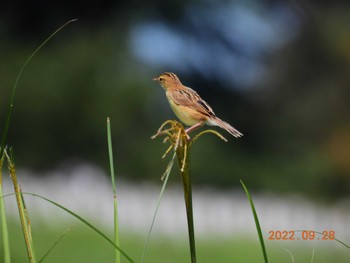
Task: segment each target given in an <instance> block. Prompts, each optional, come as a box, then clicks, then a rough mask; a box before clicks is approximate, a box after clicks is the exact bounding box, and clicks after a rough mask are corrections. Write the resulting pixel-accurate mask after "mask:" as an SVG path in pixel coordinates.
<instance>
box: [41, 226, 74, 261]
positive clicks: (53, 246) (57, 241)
mask: <svg viewBox="0 0 350 263" xmlns="http://www.w3.org/2000/svg"><path fill="white" fill-rule="evenodd" d="M71 229H72V227H69V228H68V229H66V230H65V231H64V232H63V233H62V234H61V235H60V236H59V237H58V238H57V239H56V241H55V242H54V243H53V244H52V245H51V246H50V247H49V249H48V250H47V251H46V253H45V254H44V255H43V256H42V257H41V259H40V260H39V262H38V263H42V262H44V260H45V259H46V258H47V256H48V255H49V254H50V253H51V251H52V250H53V249H54V248H55V247H56V245H57V244H58V243H59V242H60V241H61V239H62V238H63V237H64V236H65V235H66V234H68V232H69V231H71Z"/></svg>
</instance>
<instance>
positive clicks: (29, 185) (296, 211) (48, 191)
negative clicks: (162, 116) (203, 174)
mask: <svg viewBox="0 0 350 263" xmlns="http://www.w3.org/2000/svg"><path fill="white" fill-rule="evenodd" d="M17 176H18V179H19V182H20V184H21V186H22V189H23V191H24V192H31V193H36V194H39V195H42V196H45V197H47V198H49V199H51V200H53V201H55V202H58V203H60V204H62V205H64V206H66V207H67V208H68V209H70V210H72V211H74V212H76V213H78V214H79V215H81V216H83V217H84V218H86V219H87V220H88V221H90V222H91V223H93V224H98V225H101V226H103V227H106V228H108V227H112V226H113V195H112V190H111V183H110V181H109V177H108V176H106V175H105V174H104V173H103V171H101V170H99V169H98V168H96V167H92V166H88V165H82V166H78V167H76V168H74V169H71V170H69V171H65V172H55V173H52V174H50V175H48V176H41V177H37V176H35V175H34V174H32V173H31V172H28V171H23V170H22V171H18V172H17ZM172 176H176V174H175V173H174V174H173V175H172ZM117 179H118V178H117ZM116 184H117V198H118V206H119V221H120V227H121V229H122V230H123V231H124V230H125V231H133V232H137V233H142V234H146V233H147V231H148V229H149V226H150V223H151V220H152V217H153V213H154V210H155V207H156V203H157V199H158V196H159V192H160V189H161V185H162V182H161V181H160V180H159V181H155V182H153V183H152V184H150V183H139V184H131V183H126V182H124V181H122V182H120V181H118V180H117V182H116ZM4 188H5V193H10V192H13V189H12V186H11V184H10V181H9V179H6V180H5V187H4ZM251 194H252V197H253V200H254V203H255V207H256V210H257V213H258V216H259V219H260V224H261V227H262V229H263V233H264V236H265V238H268V236H269V231H277V230H280V231H284V230H286V231H291V230H301V229H310V230H315V231H319V232H323V231H330V230H333V231H335V234H336V237H337V238H339V239H340V240H342V241H345V242H348V243H349V241H350V228H349V222H350V205H349V204H350V202H349V201H348V200H347V201H345V200H344V201H343V202H338V203H337V204H334V205H332V206H327V205H320V204H315V203H312V202H310V201H308V200H306V199H304V198H302V197H300V196H284V197H281V196H274V195H271V194H263V193H259V194H258V193H251ZM25 199H26V203H27V206H28V210H29V213H30V216H31V217H32V218H33V219H41V220H40V221H42V220H43V221H44V222H45V220H49V219H50V220H52V218H53V217H54V218H57V219H58V220H60V221H61V222H63V223H65V222H67V223H71V222H72V221H75V222H77V221H76V220H75V219H74V218H72V216H70V215H68V214H67V213H66V212H64V211H62V210H60V209H59V208H57V207H55V206H53V205H51V204H49V203H47V202H46V201H43V200H41V199H39V198H37V197H31V196H25ZM6 206H7V210H8V212H9V213H10V214H16V213H17V209H16V206H15V199H14V197H7V198H6ZM193 206H194V218H195V230H196V234H197V236H198V235H199V236H213V235H215V236H233V235H235V234H242V233H243V234H244V235H247V234H249V235H250V234H251V235H256V229H255V224H254V220H253V215H252V212H251V209H250V206H249V202H248V200H247V198H246V196H245V194H244V191H243V189H241V188H238V189H233V190H232V191H225V192H223V191H221V190H218V189H208V188H207V189H194V190H193ZM154 231H155V232H156V233H161V234H165V235H175V234H176V235H186V233H187V226H186V215H185V206H184V202H183V194H182V189H181V185H180V181H179V185H178V186H176V187H175V186H169V187H168V188H167V189H166V191H165V194H164V196H163V199H162V202H161V206H160V209H159V213H158V215H157V219H156V223H155V227H154Z"/></svg>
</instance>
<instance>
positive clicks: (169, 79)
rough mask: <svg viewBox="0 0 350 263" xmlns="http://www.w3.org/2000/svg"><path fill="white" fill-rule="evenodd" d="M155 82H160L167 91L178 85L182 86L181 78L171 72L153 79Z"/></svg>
mask: <svg viewBox="0 0 350 263" xmlns="http://www.w3.org/2000/svg"><path fill="white" fill-rule="evenodd" d="M153 80H154V81H158V82H159V84H160V85H161V86H162V87H163V88H164V89H165V90H167V89H169V88H172V87H175V86H177V85H179V84H180V85H181V82H180V80H179V78H178V77H177V76H176V75H175V74H174V73H171V72H164V73H163V74H161V75H160V76H159V77H156V78H154V79H153Z"/></svg>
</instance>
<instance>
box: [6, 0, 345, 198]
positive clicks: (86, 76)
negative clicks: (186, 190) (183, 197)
mask: <svg viewBox="0 0 350 263" xmlns="http://www.w3.org/2000/svg"><path fill="white" fill-rule="evenodd" d="M300 3H302V4H301V5H300V4H297V3H294V2H285V1H267V2H261V1H254V0H251V1H216V2H212V1H173V2H171V3H165V2H164V1H147V3H146V2H142V1H131V2H130V1H117V2H115V1H100V2H98V3H97V2H96V3H95V2H94V3H90V2H86V1H84V2H82V1H61V2H58V3H56V4H52V3H49V2H43V1H36V2H35V3H30V2H19V1H7V2H2V3H0V22H1V23H0V37H1V39H2V40H3V41H1V42H0V57H1V61H0V65H1V66H0V79H1V80H2V83H1V96H0V121H1V122H0V124H1V125H2V123H4V119H5V114H6V108H7V103H8V98H9V94H10V91H11V85H12V83H13V82H14V80H15V78H16V73H17V72H18V70H19V68H20V66H21V63H22V62H23V61H24V59H25V58H26V57H27V56H28V54H29V53H30V52H31V50H33V49H34V48H35V47H36V46H37V45H38V44H39V43H40V41H41V40H42V39H43V38H45V36H47V35H48V34H50V32H52V31H53V30H54V28H56V27H58V26H59V25H60V24H62V23H64V22H65V21H67V20H68V19H71V18H76V17H77V18H79V21H78V22H77V23H75V24H74V25H71V26H70V27H69V28H66V29H65V30H64V31H63V32H61V33H60V34H59V35H58V36H56V37H55V39H54V40H53V41H51V42H50V43H49V45H48V46H46V47H45V49H43V50H42V51H41V52H40V53H39V54H38V55H37V56H36V57H35V58H34V60H33V61H32V62H31V64H30V66H29V67H28V68H27V69H26V71H25V73H24V75H23V78H22V80H21V82H20V86H19V89H18V92H17V97H16V101H15V114H14V116H13V117H14V119H13V123H12V125H11V130H10V137H9V143H10V144H11V145H13V146H14V147H15V152H16V157H17V160H18V164H19V165H22V166H25V167H30V168H32V169H53V168H55V167H56V166H57V165H60V164H61V163H65V164H66V163H70V162H71V161H69V160H73V161H72V162H73V163H74V162H76V161H77V160H78V161H79V160H80V161H90V162H95V163H97V164H99V165H105V166H106V167H107V159H108V158H107V151H106V139H105V119H106V117H107V116H110V117H111V120H112V125H113V126H112V130H113V132H114V137H115V139H114V142H115V151H116V159H117V167H118V171H119V172H120V173H122V174H124V175H125V176H126V177H128V178H145V177H148V178H149V177H154V178H158V177H159V175H160V173H161V171H162V170H163V168H164V165H165V163H162V161H161V160H160V159H158V156H161V155H162V150H164V149H165V146H162V145H160V143H159V142H153V141H150V140H149V137H150V135H151V134H152V133H154V132H155V131H156V129H157V128H158V126H159V125H160V124H161V123H162V122H163V121H164V120H166V119H169V118H174V115H173V114H172V113H171V111H170V109H169V106H168V105H167V102H166V100H165V97H164V94H163V91H162V90H161V88H160V87H158V86H157V85H156V84H154V83H152V82H151V78H152V77H154V76H155V75H157V74H159V73H161V72H162V71H174V72H176V73H178V75H180V77H181V79H182V80H183V83H184V84H185V85H188V86H191V87H193V88H194V89H196V90H197V91H198V92H199V93H200V94H201V95H202V97H203V98H204V99H205V100H206V101H207V102H208V103H209V104H210V105H211V106H212V107H213V108H214V109H215V112H216V113H217V114H218V115H219V116H220V117H222V118H223V119H225V120H227V121H229V122H230V123H232V124H233V125H234V126H235V127H237V128H238V129H239V130H241V131H242V132H243V133H244V135H245V136H244V137H243V138H242V139H239V140H235V139H233V138H232V139H231V140H230V142H229V143H227V144H223V143H222V142H220V141H217V140H216V139H215V138H210V137H209V136H208V137H207V138H203V139H202V143H200V144H198V145H196V147H194V148H193V151H194V153H193V155H192V156H193V160H192V167H193V170H194V174H195V175H196V174H198V176H194V178H193V180H194V181H195V182H196V183H203V184H216V185H221V186H232V185H235V184H238V183H239V179H240V178H243V179H244V180H245V181H246V182H247V183H248V184H249V185H250V186H251V187H255V188H259V189H270V190H274V191H277V192H303V193H305V194H308V195H311V196H318V197H326V198H328V197H339V196H342V195H345V194H346V193H348V192H349V190H350V189H349V188H350V182H349V181H350V165H349V163H350V135H349V134H350V125H349V116H350V106H349V103H348V102H349V100H350V89H349V83H350V82H349V78H350V77H349V76H350V75H349V64H350V63H349V61H350V23H349V17H350V8H349V7H350V6H349V4H344V3H343V2H340V1H339V2H338V3H337V2H332V4H331V5H330V4H329V3H328V2H327V1H321V2H320V1H304V2H300ZM39 7H40V8H39ZM1 130H2V129H1V127H0V131H1ZM225 135H226V134H225ZM67 160H68V161H67Z"/></svg>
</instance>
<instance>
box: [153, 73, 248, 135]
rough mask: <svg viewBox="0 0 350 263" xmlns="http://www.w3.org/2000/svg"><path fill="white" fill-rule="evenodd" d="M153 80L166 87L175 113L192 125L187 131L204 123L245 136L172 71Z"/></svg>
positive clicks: (184, 121)
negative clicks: (218, 114) (219, 115)
mask: <svg viewBox="0 0 350 263" xmlns="http://www.w3.org/2000/svg"><path fill="white" fill-rule="evenodd" d="M153 80H155V81H158V82H159V83H160V85H161V86H162V87H163V88H164V90H165V94H166V96H167V99H168V101H169V104H170V106H171V108H172V110H173V111H174V113H175V115H176V116H177V117H178V118H179V119H180V121H182V122H183V123H184V124H186V125H188V126H191V127H190V128H188V129H187V130H186V132H187V133H190V132H192V131H193V130H195V129H197V128H199V127H201V126H203V125H204V124H208V125H212V126H219V127H221V128H222V129H225V130H226V131H228V132H229V133H230V134H232V135H233V136H234V137H236V138H239V137H241V136H243V134H242V133H240V132H239V131H238V130H236V129H235V128H233V127H232V126H231V125H230V124H228V123H227V122H225V121H223V120H221V119H220V118H218V117H217V116H216V115H215V113H214V111H213V109H212V108H211V107H210V106H209V105H208V103H206V102H205V101H204V100H203V99H202V98H201V97H200V96H199V95H198V93H197V92H196V91H194V90H193V89H191V88H189V87H186V86H184V85H182V83H181V81H180V80H179V78H178V77H177V76H176V75H175V74H174V73H171V72H165V73H163V74H161V75H160V76H159V77H156V78H154V79H153Z"/></svg>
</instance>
